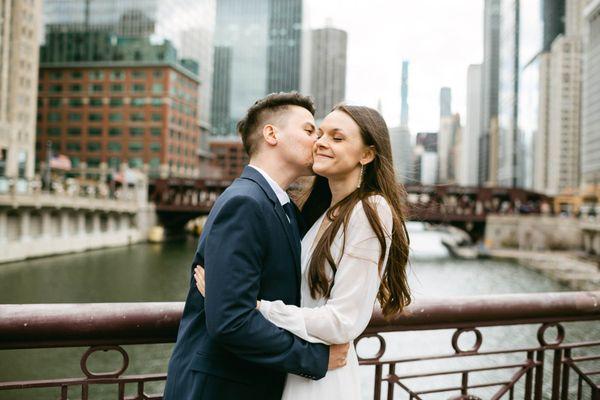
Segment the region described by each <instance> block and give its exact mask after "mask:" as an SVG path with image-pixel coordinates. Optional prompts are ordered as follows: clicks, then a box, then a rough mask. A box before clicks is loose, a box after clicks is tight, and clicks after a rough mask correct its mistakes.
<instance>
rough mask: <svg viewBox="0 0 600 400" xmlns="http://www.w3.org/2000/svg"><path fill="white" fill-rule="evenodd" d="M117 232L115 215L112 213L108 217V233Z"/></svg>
mask: <svg viewBox="0 0 600 400" xmlns="http://www.w3.org/2000/svg"><path fill="white" fill-rule="evenodd" d="M115 230H116V229H115V215H114V214H112V213H110V214H108V216H107V223H106V231H107V232H114V231H115Z"/></svg>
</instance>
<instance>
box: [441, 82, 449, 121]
mask: <svg viewBox="0 0 600 400" xmlns="http://www.w3.org/2000/svg"><path fill="white" fill-rule="evenodd" d="M451 115H452V89H450V88H449V87H443V88H441V89H440V118H442V117H449V116H451Z"/></svg>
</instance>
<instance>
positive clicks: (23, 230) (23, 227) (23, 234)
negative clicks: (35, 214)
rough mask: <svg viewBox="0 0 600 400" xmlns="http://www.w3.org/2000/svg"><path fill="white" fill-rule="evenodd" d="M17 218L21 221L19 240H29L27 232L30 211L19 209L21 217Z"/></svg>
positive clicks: (29, 224)
mask: <svg viewBox="0 0 600 400" xmlns="http://www.w3.org/2000/svg"><path fill="white" fill-rule="evenodd" d="M19 219H20V222H21V237H20V238H19V240H20V241H21V242H29V241H30V240H31V236H30V234H29V227H30V226H31V212H30V211H29V210H23V211H21V217H20V218H19Z"/></svg>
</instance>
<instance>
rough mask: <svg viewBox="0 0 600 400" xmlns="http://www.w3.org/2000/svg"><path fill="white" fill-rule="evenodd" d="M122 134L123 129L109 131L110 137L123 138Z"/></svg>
mask: <svg viewBox="0 0 600 400" xmlns="http://www.w3.org/2000/svg"><path fill="white" fill-rule="evenodd" d="M122 133H123V131H121V128H110V129H109V130H108V135H109V136H121V134H122Z"/></svg>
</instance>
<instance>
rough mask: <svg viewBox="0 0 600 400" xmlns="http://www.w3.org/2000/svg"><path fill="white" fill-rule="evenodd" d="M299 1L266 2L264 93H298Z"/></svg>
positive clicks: (300, 6) (300, 10) (273, 0)
mask: <svg viewBox="0 0 600 400" xmlns="http://www.w3.org/2000/svg"><path fill="white" fill-rule="evenodd" d="M302 2H303V0H270V1H269V8H270V10H269V44H268V45H269V51H268V58H269V69H268V72H267V77H268V78H267V79H268V86H267V93H273V92H289V91H292V90H300V66H301V61H300V56H301V46H302V11H303V10H302V5H303V4H302Z"/></svg>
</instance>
